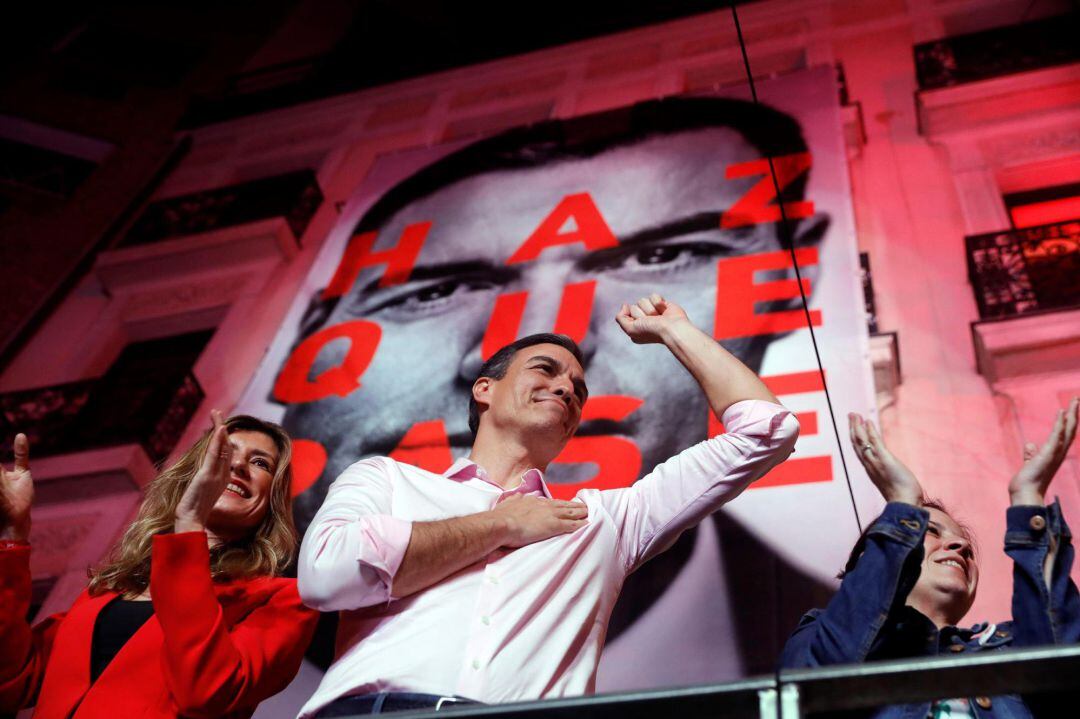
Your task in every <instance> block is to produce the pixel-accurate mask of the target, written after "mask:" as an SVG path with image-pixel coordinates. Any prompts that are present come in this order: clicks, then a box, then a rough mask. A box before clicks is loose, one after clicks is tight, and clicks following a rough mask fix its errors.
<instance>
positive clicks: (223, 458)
mask: <svg viewBox="0 0 1080 719" xmlns="http://www.w3.org/2000/svg"><path fill="white" fill-rule="evenodd" d="M210 419H211V421H213V423H214V428H213V430H211V433H210V444H209V445H207V447H206V454H205V455H204V456H203V460H202V464H201V465H200V466H199V471H198V472H196V473H195V476H194V477H192V479H191V483H190V484H188V487H187V489H186V490H184V496H182V497H181V498H180V503H179V504H178V505H176V521H175V522H174V524H173V531H174V532H178V533H179V532H201V531H204V530H205V529H206V520H207V519H208V518H209V517H210V510H212V509H213V508H214V505H215V504H216V503H217V501H218V499H219V498H220V497H221V493H222V492H224V491H225V487H227V486H228V484H229V475H230V467H231V466H232V453H233V451H232V445H231V444H230V443H229V432H228V430H227V429H226V428H225V420H224V419H223V418H222V416H221V412H218V411H217V410H216V409H215V410H211V411H210Z"/></svg>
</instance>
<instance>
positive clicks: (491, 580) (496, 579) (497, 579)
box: [487, 574, 499, 584]
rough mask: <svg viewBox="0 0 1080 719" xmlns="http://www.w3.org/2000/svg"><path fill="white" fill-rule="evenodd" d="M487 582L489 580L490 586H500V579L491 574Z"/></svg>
mask: <svg viewBox="0 0 1080 719" xmlns="http://www.w3.org/2000/svg"><path fill="white" fill-rule="evenodd" d="M487 580H488V584H498V583H499V578H498V577H496V576H495V575H494V574H489V575H488V578H487Z"/></svg>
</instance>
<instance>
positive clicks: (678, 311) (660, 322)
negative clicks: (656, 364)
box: [615, 293, 689, 345]
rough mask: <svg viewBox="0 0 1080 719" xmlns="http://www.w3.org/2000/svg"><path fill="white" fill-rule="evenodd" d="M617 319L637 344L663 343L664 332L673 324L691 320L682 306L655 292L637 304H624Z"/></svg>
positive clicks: (616, 316)
mask: <svg viewBox="0 0 1080 719" xmlns="http://www.w3.org/2000/svg"><path fill="white" fill-rule="evenodd" d="M615 321H616V322H618V323H619V327H622V329H623V332H625V333H626V334H627V335H628V336H629V337H630V339H632V340H633V341H634V343H635V344H639V345H645V344H656V343H663V341H664V333H665V332H666V331H667V330H668V329H669V328H670V327H671V326H672V325H674V324H677V323H679V322H688V321H689V320H688V319H687V317H686V312H685V311H684V310H683V308H682V307H679V306H678V305H677V304H675V303H674V302H672V301H671V300H665V299H664V298H663V297H661V296H660V295H658V294H656V293H653V294H651V295H649V296H648V297H642V298H641V299H640V300H638V301H637V304H633V305H623V306H622V307H621V308H620V309H619V313H618V314H617V315H615Z"/></svg>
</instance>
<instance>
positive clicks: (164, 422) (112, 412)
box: [0, 372, 203, 462]
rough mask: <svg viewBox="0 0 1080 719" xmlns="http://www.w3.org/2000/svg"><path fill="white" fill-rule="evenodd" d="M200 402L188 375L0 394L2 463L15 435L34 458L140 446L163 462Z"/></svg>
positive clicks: (200, 396)
mask: <svg viewBox="0 0 1080 719" xmlns="http://www.w3.org/2000/svg"><path fill="white" fill-rule="evenodd" d="M202 400H203V391H202V388H201V387H200V386H199V382H198V380H196V379H195V376H194V375H193V374H191V373H190V372H185V373H183V374H182V375H179V376H176V377H171V378H167V377H160V376H155V377H153V378H152V380H150V381H132V380H131V379H129V378H123V377H119V376H117V375H106V376H105V377H102V378H100V379H93V380H84V381H81V382H70V383H67V384H61V385H54V386H52V387H40V388H37V389H30V390H22V391H19V392H9V393H7V394H2V395H0V459H2V460H3V461H7V462H10V461H11V457H12V446H11V443H12V441H13V440H14V438H15V434H16V433H17V432H23V433H25V434H26V435H27V438H28V439H29V440H30V447H31V451H32V452H33V456H35V457H47V456H53V455H59V454H69V453H72V452H81V451H86V450H91V449H100V448H104V447H113V446H117V445H123V444H138V445H141V446H142V448H143V449H144V450H145V451H146V455H147V456H148V457H149V458H150V460H151V461H153V462H160V461H162V460H164V459H165V458H166V457H167V456H168V455H169V453H170V452H171V451H172V450H173V447H175V446H176V443H177V442H178V441H179V440H180V436H181V434H182V433H183V432H184V429H185V428H186V427H187V425H188V421H189V420H190V419H191V416H192V415H193V414H194V413H195V411H196V410H197V409H198V407H199V404H200V403H201V402H202Z"/></svg>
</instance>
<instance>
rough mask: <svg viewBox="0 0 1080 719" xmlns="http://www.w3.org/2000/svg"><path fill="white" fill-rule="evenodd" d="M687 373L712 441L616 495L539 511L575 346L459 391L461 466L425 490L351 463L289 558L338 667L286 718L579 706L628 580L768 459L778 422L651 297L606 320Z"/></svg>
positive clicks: (579, 360) (788, 439)
mask: <svg viewBox="0 0 1080 719" xmlns="http://www.w3.org/2000/svg"><path fill="white" fill-rule="evenodd" d="M615 320H616V322H618V324H619V326H620V327H621V328H622V329H623V331H624V332H625V333H626V334H627V336H628V337H629V338H630V340H632V341H633V342H635V343H637V344H662V345H664V346H665V347H667V349H668V350H670V352H671V353H672V354H673V355H674V356H675V358H676V359H678V361H679V362H681V363H682V365H683V366H684V367H685V368H686V369H687V370H688V371H689V372H690V374H691V375H692V376H693V378H694V379H695V380H696V381H697V383H698V385H699V386H700V387H701V390H702V392H703V393H704V395H705V398H706V400H707V401H708V403H709V406H710V407H711V409H712V411H714V412H715V413H716V415H717V416H719V417H721V418H722V420H723V423H724V426H725V428H726V433H725V434H722V435H719V436H717V437H714V438H713V439H709V440H706V441H704V442H701V443H699V444H697V445H695V446H693V447H690V448H689V449H687V450H685V451H683V452H681V453H680V454H678V455H676V456H675V457H673V458H671V459H669V460H668V461H666V462H664V463H663V464H661V465H659V466H657V467H656V468H655V469H654V470H653V471H652V473H650V474H649V475H647V476H646V477H644V478H642V479H641V480H639V481H638V482H636V483H635V484H633V485H632V486H630V487H626V488H620V489H610V490H596V489H585V490H582V491H580V492H578V494H577V496H576V497H575V499H574V501H570V502H565V501H558V500H554V499H552V498H551V495H550V493H549V492H548V489H547V486H546V485H545V483H544V478H543V473H544V471H545V470H546V468H547V466H548V464H549V463H550V462H551V461H552V460H553V459H554V458H555V457H556V456H557V455H558V454H559V452H560V451H561V450H562V448H563V447H564V446H565V445H566V443H567V441H569V439H570V438H571V437H572V436H573V434H574V432H575V430H576V429H577V426H578V423H579V422H580V420H581V409H582V406H583V405H584V403H585V400H586V399H587V397H588V389H587V386H586V383H585V376H584V371H583V370H582V365H583V364H584V362H583V357H582V354H581V350H580V349H579V348H578V347H577V345H576V344H575V343H574V342H573V341H572V340H570V339H569V338H567V337H564V336H561V335H550V334H543V335H531V336H529V337H525V338H523V339H520V340H518V341H517V342H514V343H512V344H511V345H508V346H507V347H504V348H503V349H502V350H500V351H499V352H497V353H496V354H495V355H493V356H492V357H491V359H489V360H488V361H487V362H486V363H484V366H483V367H482V368H481V369H480V372H479V377H478V378H477V379H476V381H475V382H474V383H473V387H472V401H471V404H470V428H471V429H472V430H473V431H474V432H475V441H474V443H473V446H472V450H471V452H470V454H469V456H468V458H464V459H460V460H458V461H457V462H455V463H454V465H453V466H451V467H450V468H449V469H448V470H446V471H445V472H444V473H442V474H441V475H439V474H434V473H432V472H428V471H425V470H422V469H419V468H417V467H413V466H410V465H406V464H403V463H400V462H396V461H394V460H392V459H389V458H386V457H377V458H371V459H365V460H363V461H360V462H357V463H356V464H354V465H352V466H351V467H349V468H348V469H346V470H345V472H344V473H342V475H341V476H340V477H338V479H337V480H336V481H335V482H334V484H333V485H332V486H331V488H330V490H329V493H328V494H327V497H326V500H325V502H324V503H323V505H322V507H321V509H320V510H319V512H318V514H316V516H315V518H314V520H313V521H312V523H311V525H310V527H309V529H308V532H307V535H306V536H305V538H304V542H303V545H302V547H301V550H300V560H299V586H300V593H301V596H302V597H303V599H304V601H305V603H307V604H308V605H309V606H311V607H314V608H316V609H320V610H322V611H341V621H340V625H339V628H338V643H337V659H336V660H335V662H334V663H333V664H332V665H331V667H330V668H329V670H328V671H327V673H326V675H325V676H324V677H323V680H322V683H321V684H320V686H319V688H318V690H316V692H315V694H314V695H313V696H312V698H311V699H310V700H309V701H308V703H307V704H306V705H305V706H304V708H303V710H302V711H301V717H314V716H318V717H327V716H343V715H347V714H360V713H365V712H367V713H380V712H385V711H394V710H401V709H412V708H422V707H436V706H445V705H446V704H448V703H454V702H459V701H461V700H462V699H463V698H464V699H467V700H471V701H479V702H507V701H519V700H528V699H539V698H554V697H561V696H573V695H580V694H586V693H590V692H592V691H593V687H594V683H595V676H596V669H597V665H598V663H599V659H600V652H601V649H602V648H603V644H604V636H605V632H606V628H607V623H608V619H609V617H610V614H611V610H612V607H613V606H614V604H615V600H616V598H617V597H618V593H619V590H620V588H621V587H622V584H623V581H624V580H625V579H626V577H627V576H628V575H629V574H630V573H631V572H633V571H634V570H635V569H636V568H637V567H639V566H640V565H641V564H642V563H644V562H645V561H647V560H648V559H650V558H651V557H654V556H656V555H657V554H659V553H660V552H662V551H663V550H664V549H666V548H667V547H669V546H670V545H671V544H672V543H673V542H674V541H675V540H676V539H677V538H678V536H679V535H680V534H681V533H682V532H683V531H684V530H686V529H688V528H689V527H692V526H694V525H696V524H697V523H698V522H700V521H701V520H702V519H704V518H705V517H707V516H708V515H709V514H711V513H712V512H714V511H715V510H716V509H718V508H719V507H720V506H721V505H723V504H724V503H725V502H727V501H728V500H730V499H732V498H734V497H735V496H737V495H738V494H739V493H740V492H742V490H744V489H745V488H746V487H747V486H748V485H749V484H750V483H751V482H752V481H754V480H755V479H757V478H758V477H761V476H762V475H764V474H765V473H766V472H768V471H769V470H770V469H772V468H773V467H774V466H776V465H777V464H779V463H780V462H782V461H783V460H784V459H785V458H787V456H788V455H789V454H790V453H791V451H792V448H793V447H794V445H795V440H796V438H797V436H798V429H799V428H798V423H797V422H796V420H795V418H794V416H793V415H792V414H791V413H790V412H789V411H788V410H786V409H785V408H783V407H782V406H780V405H779V404H778V402H777V400H776V397H775V396H774V395H773V394H772V393H771V392H770V391H769V390H768V389H767V388H766V387H765V385H764V384H763V383H762V382H761V380H760V379H759V378H758V377H757V376H756V375H755V374H754V373H753V372H752V371H751V370H750V369H748V368H747V367H746V366H745V365H743V364H742V362H740V361H739V360H738V359H737V358H735V357H734V356H733V355H731V354H730V353H728V352H727V351H726V350H725V349H724V348H723V347H722V346H720V345H719V344H718V343H717V342H716V341H715V340H713V339H712V338H711V337H709V336H708V335H707V334H706V333H704V332H702V331H701V330H699V329H698V328H696V327H695V326H694V325H693V324H691V323H690V321H689V320H688V319H687V317H686V313H685V312H684V311H683V310H682V308H681V307H679V306H678V305H676V304H675V303H674V302H670V301H666V300H664V299H663V298H662V297H660V296H659V295H656V294H653V295H651V296H649V297H646V298H642V299H640V300H639V301H638V302H637V303H636V304H634V305H623V306H622V308H621V309H620V311H619V313H618V315H617V316H616V318H615Z"/></svg>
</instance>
